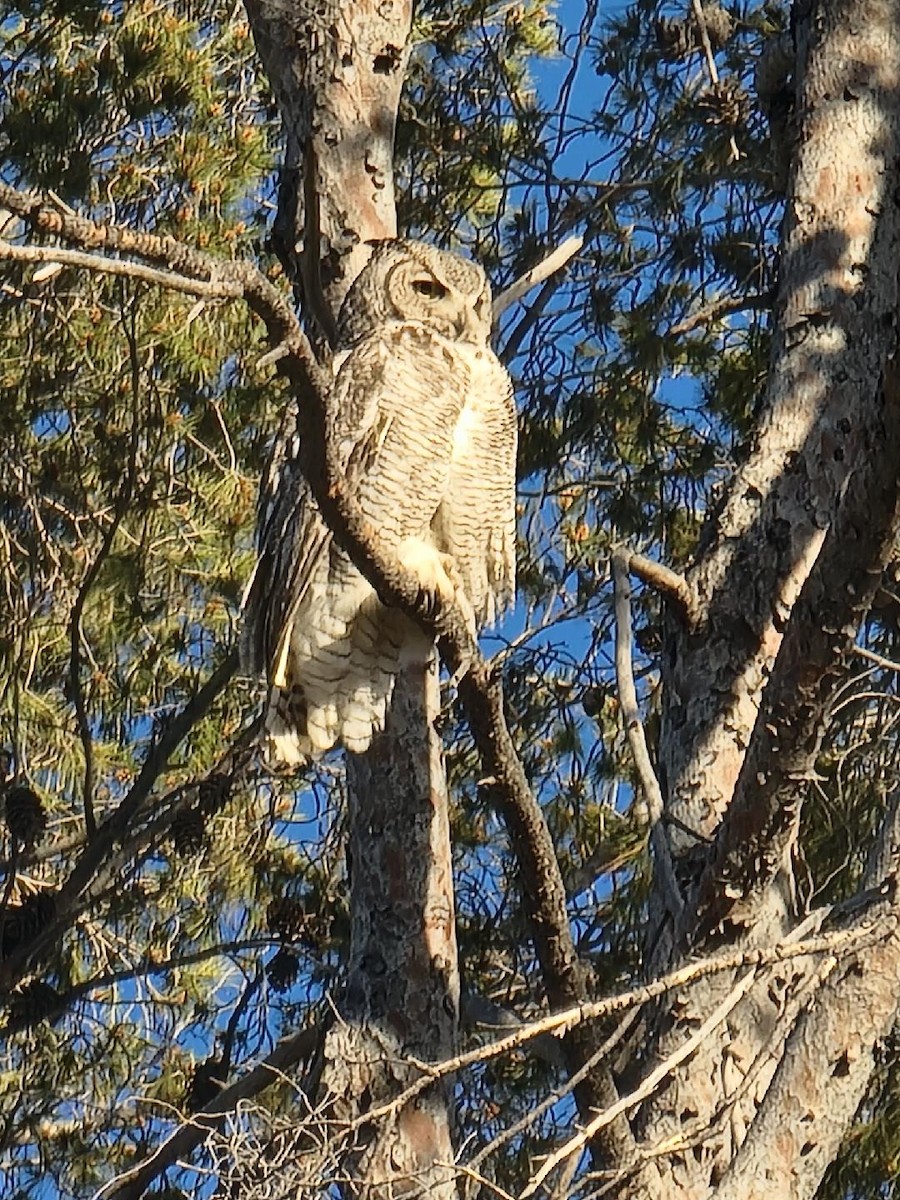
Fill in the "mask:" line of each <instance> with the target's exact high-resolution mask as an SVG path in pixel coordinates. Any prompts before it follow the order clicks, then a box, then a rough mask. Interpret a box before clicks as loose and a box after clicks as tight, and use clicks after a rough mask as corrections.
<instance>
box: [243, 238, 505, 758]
mask: <svg viewBox="0 0 900 1200" xmlns="http://www.w3.org/2000/svg"><path fill="white" fill-rule="evenodd" d="M490 323H491V299H490V288H489V285H488V282H487V279H486V277H485V275H484V272H483V271H482V270H481V268H480V267H478V266H476V265H475V264H474V263H471V262H468V261H467V260H466V259H463V258H460V257H459V256H458V255H455V254H449V253H447V252H445V251H441V250H437V249H435V248H434V247H432V246H427V245H425V244H424V243H420V242H411V241H402V240H396V241H387V242H382V243H380V244H379V245H378V246H377V247H376V249H375V250H374V252H373V254H372V257H371V259H370V261H369V263H368V265H367V266H366V268H365V269H364V270H363V272H362V273H361V274H360V276H359V278H358V279H357V280H356V281H355V283H354V284H353V286H352V287H351V289H350V290H349V292H348V293H347V297H346V300H345V301H344V304H343V307H342V309H341V313H340V316H339V320H338V348H337V352H336V354H335V360H334V368H335V376H334V386H333V389H332V392H331V395H330V397H329V408H330V412H331V435H332V437H333V438H334V443H335V446H336V448H337V451H338V455H339V458H340V460H341V463H342V466H343V467H344V470H345V473H346V478H347V481H348V485H349V487H350V489H351V490H352V492H353V494H354V495H355V496H356V498H357V500H358V502H359V505H360V507H361V509H362V511H363V513H364V515H365V516H366V518H367V519H368V520H369V521H370V522H371V523H372V525H373V526H374V527H375V528H377V530H378V532H379V535H380V538H381V540H382V543H383V545H384V547H385V549H387V550H388V551H389V552H391V553H394V554H395V555H396V556H397V558H398V560H400V561H401V562H402V563H403V564H404V565H405V566H406V567H407V569H409V570H410V571H412V572H413V573H414V574H415V575H416V576H417V577H418V579H419V581H420V584H421V586H422V588H423V589H427V590H429V591H432V592H434V591H437V592H439V593H440V594H442V595H449V594H453V595H454V596H455V598H456V600H457V602H458V603H459V604H460V605H461V607H462V609H463V611H464V612H465V613H466V614H467V616H468V618H469V619H470V621H471V623H472V625H473V627H474V628H476V629H477V628H480V627H482V626H483V625H485V624H488V623H491V622H493V621H494V620H495V619H496V618H497V616H498V615H499V614H500V613H501V612H502V611H503V610H504V609H505V608H507V607H508V606H509V604H510V603H511V602H512V599H513V593H514V588H515V452H516V422H515V405H514V401H513V396H512V385H511V382H510V379H509V375H508V374H507V372H506V371H505V369H504V368H503V366H502V365H501V364H500V362H499V360H498V359H497V357H496V355H495V354H494V353H493V351H492V350H491V349H490V346H489V337H490ZM298 449H299V443H298V439H297V435H296V426H295V422H294V419H293V417H292V416H289V417H287V418H286V423H285V427H284V428H283V430H282V433H281V436H280V438H279V440H278V442H277V444H276V450H275V453H274V454H273V458H272V462H271V463H270V467H269V470H268V472H267V475H266V478H265V479H264V481H263V488H262V494H261V509H260V527H259V560H258V563H257V568H256V571H255V573H254V577H253V579H252V580H251V583H250V585H249V587H248V590H247V596H246V601H245V609H246V612H245V627H244V635H243V657H244V662H245V667H246V668H247V669H248V670H250V671H263V670H264V671H265V672H266V675H267V678H268V682H269V705H268V711H267V715H266V730H267V734H268V737H269V740H270V743H271V746H272V749H273V750H274V752H275V755H276V756H277V757H278V758H280V759H282V760H283V761H285V762H288V763H299V762H303V761H304V760H306V759H307V758H309V757H314V756H315V755H317V754H319V753H322V752H323V751H325V750H328V749H330V748H331V747H332V746H334V745H336V744H342V745H344V746H346V747H347V749H349V750H351V751H354V752H361V751H363V750H365V749H367V747H368V746H369V743H370V742H371V739H372V736H373V734H374V733H376V732H377V731H378V730H380V729H381V728H382V727H383V725H384V719H385V711H386V706H387V704H388V702H389V700H390V696H391V691H392V689H393V685H394V679H395V677H396V674H397V671H398V670H399V669H400V667H401V666H402V665H404V664H405V663H410V662H415V661H419V662H424V661H425V660H426V659H427V657H428V655H429V653H430V649H431V643H430V641H429V639H428V638H427V637H426V636H425V635H424V634H423V633H422V632H421V631H420V630H419V629H418V627H417V626H416V625H415V624H414V623H413V622H412V621H410V620H409V619H408V618H407V617H406V616H404V615H403V614H402V613H400V612H399V611H397V610H396V609H392V608H389V607H386V606H385V605H383V604H382V603H381V601H380V600H379V599H378V597H377V595H376V594H375V591H374V589H373V588H372V587H371V585H370V584H369V583H368V582H367V581H366V579H365V578H364V577H363V576H362V575H361V574H360V572H359V571H358V570H357V569H356V568H355V567H354V566H353V564H352V563H351V562H350V559H349V558H348V556H347V555H346V554H345V552H344V551H343V550H342V549H341V548H340V547H339V546H338V545H336V543H335V542H334V540H333V539H332V537H331V534H330V532H329V530H328V528H327V527H326V525H325V524H324V522H323V520H322V518H321V517H320V516H319V513H318V510H317V508H316V506H315V503H314V502H313V500H312V497H311V495H310V493H309V489H308V487H307V485H306V483H305V481H304V480H303V478H302V476H301V475H300V473H299V470H298V468H297V465H296V458H297V453H298Z"/></svg>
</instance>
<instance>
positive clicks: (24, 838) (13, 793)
mask: <svg viewBox="0 0 900 1200" xmlns="http://www.w3.org/2000/svg"><path fill="white" fill-rule="evenodd" d="M4 808H5V815H6V825H7V828H8V829H9V832H10V836H11V837H12V839H13V841H15V842H18V843H19V844H20V845H21V846H23V847H24V848H25V849H26V850H33V849H34V847H35V844H36V843H37V842H39V841H40V840H41V837H42V836H43V833H44V830H45V829H46V828H47V814H46V813H45V812H44V806H43V804H42V803H41V799H40V797H39V796H38V795H37V794H36V793H35V792H33V791H32V790H31V788H30V787H14V788H11V789H10V790H9V791H8V792H7V793H6V803H5V806H4Z"/></svg>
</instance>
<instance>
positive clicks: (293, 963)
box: [266, 947, 300, 992]
mask: <svg viewBox="0 0 900 1200" xmlns="http://www.w3.org/2000/svg"><path fill="white" fill-rule="evenodd" d="M299 973H300V959H299V958H298V957H297V955H296V954H292V953H291V952H290V950H285V949H284V947H282V948H281V949H280V950H279V951H278V953H277V954H276V955H275V957H274V958H273V959H272V961H271V962H270V963H269V965H268V966H267V967H266V978H267V979H268V981H269V983H270V985H271V986H272V987H273V988H274V989H275V991H276V992H286V991H287V990H288V988H289V987H290V986H291V985H292V984H293V983H294V981H295V980H296V978H297V976H298V975H299Z"/></svg>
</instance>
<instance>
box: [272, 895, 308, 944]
mask: <svg viewBox="0 0 900 1200" xmlns="http://www.w3.org/2000/svg"><path fill="white" fill-rule="evenodd" d="M266 924H267V925H268V927H269V929H270V930H271V931H272V933H276V934H278V936H279V937H280V938H283V939H284V940H285V941H286V942H292V941H294V940H295V939H296V938H297V937H299V935H300V934H301V933H302V932H303V927H304V925H305V924H306V912H305V910H304V907H303V901H302V900H298V899H297V897H296V896H275V897H274V899H272V900H270V901H269V906H268V908H267V909H266Z"/></svg>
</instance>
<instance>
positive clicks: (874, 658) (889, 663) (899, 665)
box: [852, 646, 900, 699]
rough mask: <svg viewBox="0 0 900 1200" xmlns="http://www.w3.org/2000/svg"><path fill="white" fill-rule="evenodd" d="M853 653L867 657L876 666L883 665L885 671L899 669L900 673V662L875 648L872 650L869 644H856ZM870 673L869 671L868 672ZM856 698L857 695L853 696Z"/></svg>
mask: <svg viewBox="0 0 900 1200" xmlns="http://www.w3.org/2000/svg"><path fill="white" fill-rule="evenodd" d="M853 653H854V654H858V655H859V657H860V658H864V659H866V660H867V661H868V662H870V663H874V664H875V666H876V667H883V668H884V670H885V671H897V672H898V673H900V662H895V661H894V659H892V658H885V656H884V655H883V654H878V653H876V651H874V650H870V649H869V648H868V647H867V646H854V647H853ZM866 674H869V672H866ZM852 698H853V699H855V697H852Z"/></svg>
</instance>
